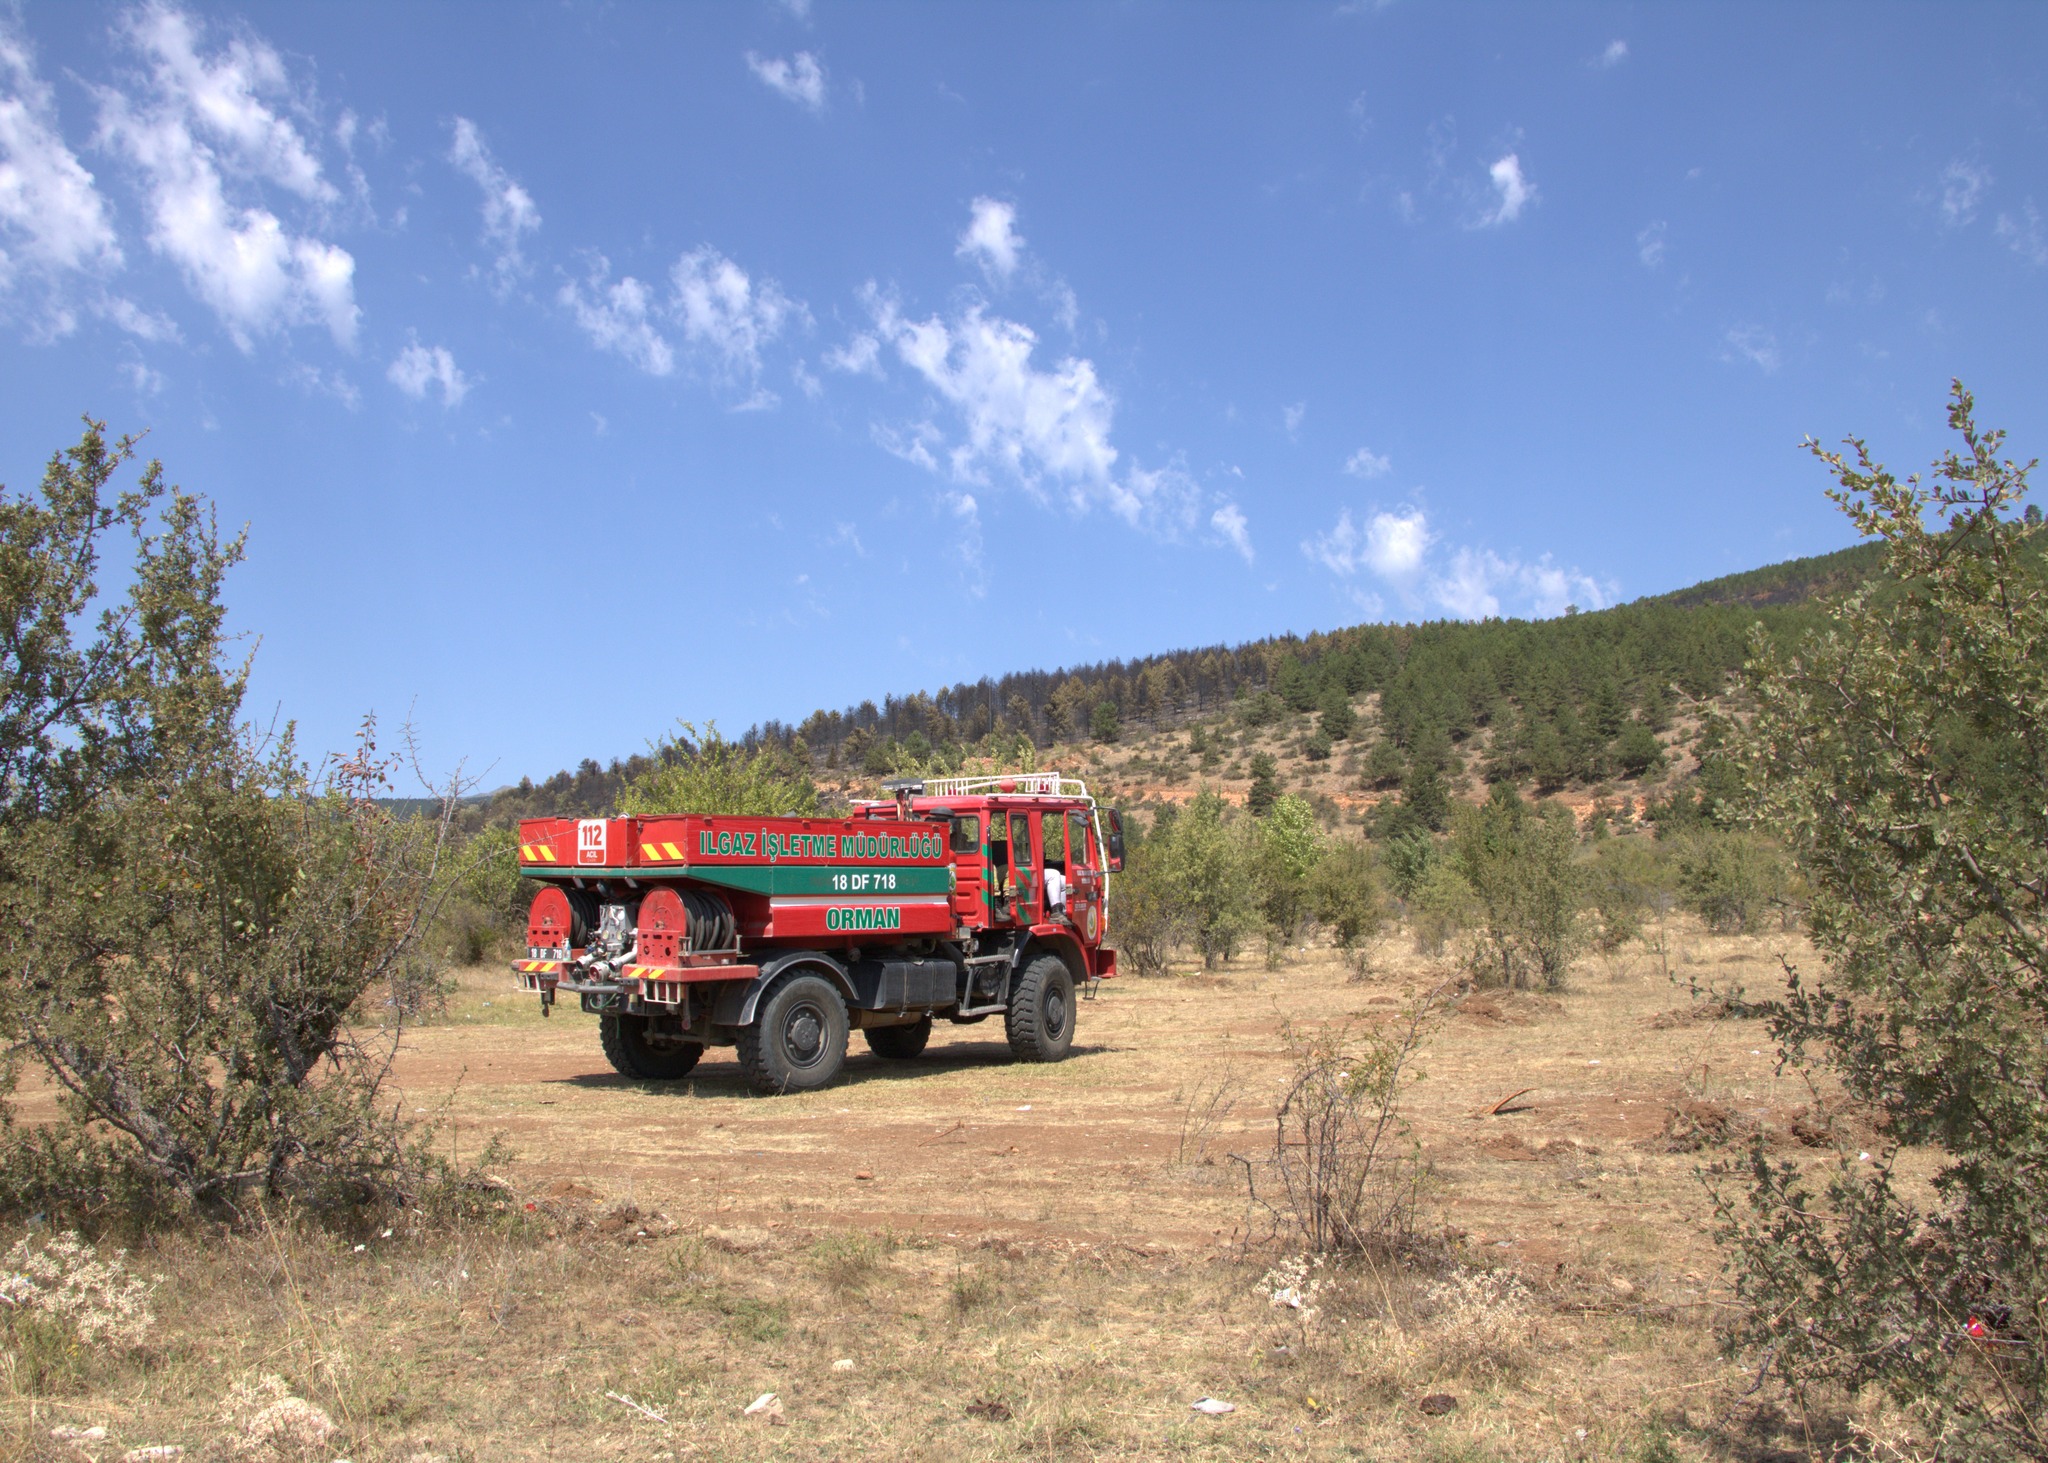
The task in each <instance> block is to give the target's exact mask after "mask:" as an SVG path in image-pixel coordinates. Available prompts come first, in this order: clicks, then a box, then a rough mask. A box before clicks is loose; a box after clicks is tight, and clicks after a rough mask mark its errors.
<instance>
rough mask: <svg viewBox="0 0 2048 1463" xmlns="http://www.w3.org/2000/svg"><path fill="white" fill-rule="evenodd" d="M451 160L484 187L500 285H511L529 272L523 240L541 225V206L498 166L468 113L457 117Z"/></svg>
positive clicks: (490, 241)
mask: <svg viewBox="0 0 2048 1463" xmlns="http://www.w3.org/2000/svg"><path fill="white" fill-rule="evenodd" d="M448 161H449V162H450V163H452V164H454V166H455V168H456V169H457V171H459V172H460V173H462V175H463V176H464V177H466V178H468V179H469V180H470V181H471V182H472V183H475V184H476V185H477V187H478V188H481V189H482V190H483V195H484V242H485V243H487V244H489V245H490V246H491V247H492V248H494V249H496V250H497V251H498V257H497V261H496V264H495V266H494V267H495V268H496V270H497V273H498V287H499V288H500V289H501V290H502V289H505V288H508V287H509V286H510V285H511V282H512V281H513V280H514V279H515V278H517V277H518V276H520V275H522V274H524V273H526V258H525V256H524V255H523V254H522V253H521V252H520V246H519V241H520V240H521V239H523V238H524V237H525V236H526V235H528V234H530V233H532V232H534V231H535V230H536V229H538V228H539V227H540V209H539V208H537V207H536V206H535V205H534V201H533V195H532V194H530V193H528V192H527V191H526V189H525V188H523V187H521V186H520V185H519V183H518V182H517V181H515V180H514V179H513V177H512V175H511V174H510V173H508V172H506V171H505V170H504V169H503V168H501V167H499V166H498V163H497V161H496V160H495V159H494V158H493V157H492V156H491V151H490V149H489V148H488V147H486V146H485V145H484V139H483V134H482V133H481V132H479V131H478V130H477V127H476V124H475V123H474V122H472V121H470V120H469V118H467V117H457V118H456V119H455V141H454V144H453V145H452V146H451V147H450V148H449V150H448Z"/></svg>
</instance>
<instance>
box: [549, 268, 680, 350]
mask: <svg viewBox="0 0 2048 1463" xmlns="http://www.w3.org/2000/svg"><path fill="white" fill-rule="evenodd" d="M610 274H611V265H610V263H609V262H608V261H607V260H606V259H605V258H604V257H603V256H602V255H600V256H598V258H597V260H596V262H595V264H594V265H593V267H592V269H591V273H590V279H589V281H588V293H586V292H585V286H584V285H583V284H579V283H578V282H577V281H575V280H573V279H572V280H570V281H568V282H567V283H566V284H564V285H563V286H562V289H561V293H560V294H559V295H557V296H556V298H557V299H558V300H559V301H560V302H561V303H562V304H563V305H564V306H566V307H567V308H568V310H569V312H570V313H571V314H573V315H574V316H575V317H576V323H577V324H578V325H580V326H581V327H582V328H583V333H584V334H585V335H587V336H589V337H590V340H591V343H592V344H593V345H595V346H596V347H597V348H598V349H599V350H608V351H614V352H616V353H617V354H619V355H621V356H623V357H625V358H626V359H627V360H628V361H630V362H632V363H633V364H634V365H635V366H638V367H639V368H640V369H641V370H643V371H645V372H646V373H647V374H648V375H650V376H666V375H668V374H669V373H670V372H671V371H673V370H675V367H676V356H675V351H674V349H673V348H671V347H670V345H669V343H668V342H667V341H666V340H665V339H663V338H662V334H661V331H660V330H659V329H657V328H656V326H655V323H654V319H653V318H652V317H653V314H654V311H655V310H656V309H657V308H658V307H657V305H656V302H655V300H654V297H653V295H652V293H651V292H650V291H649V290H648V288H647V286H646V285H644V284H642V283H641V282H640V281H639V280H637V279H635V278H633V276H631V275H630V274H629V275H627V276H626V277H625V278H624V279H621V280H620V281H619V282H618V283H617V284H612V283H610V282H609V276H610Z"/></svg>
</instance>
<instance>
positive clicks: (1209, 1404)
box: [1188, 1397, 1237, 1417]
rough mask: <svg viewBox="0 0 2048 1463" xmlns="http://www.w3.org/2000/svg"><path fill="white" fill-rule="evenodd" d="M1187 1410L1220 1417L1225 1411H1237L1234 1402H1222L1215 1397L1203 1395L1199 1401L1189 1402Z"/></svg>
mask: <svg viewBox="0 0 2048 1463" xmlns="http://www.w3.org/2000/svg"><path fill="white" fill-rule="evenodd" d="M1188 1410H1189V1411H1190V1412H1205V1413H1207V1414H1208V1415H1209V1416H1211V1417H1221V1416H1222V1415H1223V1414H1224V1413H1226V1412H1235V1411H1237V1404H1236V1403H1235V1402H1224V1401H1221V1400H1220V1399H1218V1398H1215V1397H1204V1398H1203V1399H1202V1400H1201V1401H1199V1402H1190V1403H1189V1404H1188Z"/></svg>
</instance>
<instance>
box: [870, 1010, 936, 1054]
mask: <svg viewBox="0 0 2048 1463" xmlns="http://www.w3.org/2000/svg"><path fill="white" fill-rule="evenodd" d="M861 1035H862V1036H865V1037H866V1038H867V1039H868V1050H869V1051H871V1052H873V1053H874V1054H875V1055H876V1056H878V1057H887V1058H888V1059H889V1060H890V1061H892V1062H907V1061H909V1060H910V1059H911V1058H912V1057H914V1056H918V1055H920V1054H922V1053H923V1051H924V1046H925V1043H926V1042H928V1041H930V1040H931V1039H932V1018H931V1017H929V1016H927V1017H925V1018H924V1020H922V1021H915V1022H912V1023H911V1024H910V1025H908V1026H872V1027H869V1028H868V1029H867V1030H866V1031H863V1032H862V1033H861Z"/></svg>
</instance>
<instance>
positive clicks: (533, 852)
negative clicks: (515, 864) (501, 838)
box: [519, 843, 559, 864]
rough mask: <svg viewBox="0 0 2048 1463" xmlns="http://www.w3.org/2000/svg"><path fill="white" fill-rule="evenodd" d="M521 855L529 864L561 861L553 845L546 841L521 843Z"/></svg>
mask: <svg viewBox="0 0 2048 1463" xmlns="http://www.w3.org/2000/svg"><path fill="white" fill-rule="evenodd" d="M519 857H520V858H521V859H522V860H523V861H525V862H526V863H529V864H552V863H557V862H559V860H557V859H556V858H555V850H554V848H553V846H552V845H550V844H546V843H522V844H520V845H519Z"/></svg>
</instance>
